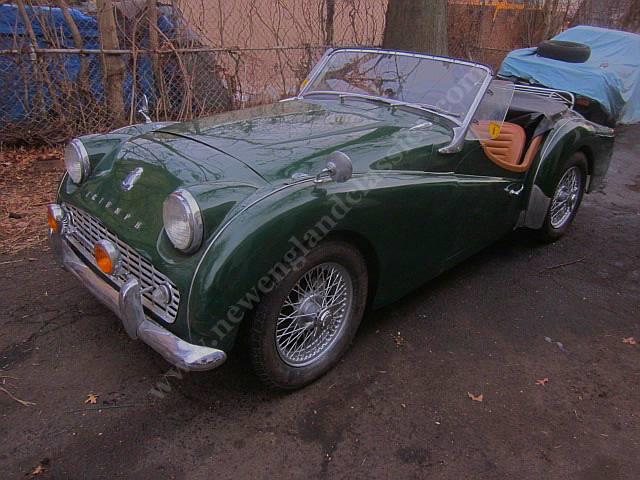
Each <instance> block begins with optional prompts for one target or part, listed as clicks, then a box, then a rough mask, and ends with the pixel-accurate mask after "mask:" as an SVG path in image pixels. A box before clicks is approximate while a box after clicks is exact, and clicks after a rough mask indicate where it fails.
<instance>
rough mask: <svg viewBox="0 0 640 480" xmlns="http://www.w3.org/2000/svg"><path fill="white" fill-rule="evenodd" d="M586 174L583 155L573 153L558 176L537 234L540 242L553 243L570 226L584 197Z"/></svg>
mask: <svg viewBox="0 0 640 480" xmlns="http://www.w3.org/2000/svg"><path fill="white" fill-rule="evenodd" d="M586 172H587V159H586V157H585V156H584V154H583V153H580V152H577V153H574V154H573V155H572V156H571V158H570V159H569V161H568V162H567V163H566V165H565V168H564V169H563V170H562V171H561V173H560V175H558V178H557V181H556V187H555V190H554V194H553V198H552V199H551V204H550V205H549V210H548V211H547V215H546V217H545V220H544V225H543V226H542V228H541V229H540V230H538V232H537V233H538V236H539V238H540V239H541V240H542V241H545V242H555V241H556V240H558V239H559V238H560V237H562V236H563V235H564V234H565V233H566V232H567V230H568V229H569V227H570V226H571V223H572V222H573V219H574V218H575V216H576V213H578V209H579V208H580V204H581V202H582V197H583V196H584V191H585V186H586V178H587V174H586Z"/></svg>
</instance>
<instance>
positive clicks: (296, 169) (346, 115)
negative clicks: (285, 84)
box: [152, 99, 450, 183]
mask: <svg viewBox="0 0 640 480" xmlns="http://www.w3.org/2000/svg"><path fill="white" fill-rule="evenodd" d="M436 119H437V117H436ZM426 120H427V119H425V117H424V116H422V115H419V114H418V112H417V111H411V110H400V109H391V108H390V107H389V106H387V105H381V104H379V103H370V102H363V101H362V100H353V99H352V100H346V101H345V102H344V103H342V102H340V101H336V100H331V101H309V100H301V99H295V100H289V101H284V102H280V103H276V104H271V105H265V106H261V107H256V108H250V109H245V110H238V111H234V112H228V113H224V114H219V115H216V116H212V117H208V118H203V119H198V120H193V121H190V122H183V123H179V124H174V125H171V126H169V127H167V128H164V129H162V130H161V131H158V132H155V133H154V134H152V135H156V136H165V138H166V136H167V135H176V136H179V137H182V138H189V139H191V140H193V141H194V142H196V143H198V144H199V145H206V146H207V147H209V148H210V149H211V150H212V152H210V153H209V156H210V155H220V154H225V155H226V156H227V157H228V159H234V160H235V161H236V162H238V164H241V165H242V167H244V168H246V169H248V170H249V171H251V172H252V173H255V174H257V175H259V176H260V177H261V178H262V179H264V180H265V181H266V182H269V183H281V182H286V181H288V180H290V179H291V177H292V175H294V174H296V173H305V174H309V175H315V174H317V173H318V172H320V171H321V170H322V169H323V168H324V167H325V166H326V161H327V158H328V156H329V155H330V154H331V153H332V152H334V151H336V150H340V151H343V152H345V153H347V154H348V155H349V156H350V157H351V160H352V162H353V167H354V173H365V172H367V171H369V170H371V169H378V168H380V167H379V165H380V163H379V162H380V160H382V159H384V158H386V157H388V156H393V155H396V154H397V153H398V152H404V151H407V150H410V149H413V148H417V147H429V146H432V145H434V144H442V143H445V142H446V141H447V140H448V139H449V138H450V136H449V135H450V133H449V132H450V129H448V128H446V127H445V126H444V122H443V125H440V124H438V123H437V120H436V121H434V118H430V119H429V120H431V121H426ZM158 140H160V138H159V137H158ZM214 152H215V153H214ZM423 153H424V152H423ZM191 158H192V159H193V161H194V162H197V163H199V164H200V163H201V164H202V165H205V164H206V163H207V161H208V156H206V155H205V156H199V157H197V158H196V157H195V156H194V155H191Z"/></svg>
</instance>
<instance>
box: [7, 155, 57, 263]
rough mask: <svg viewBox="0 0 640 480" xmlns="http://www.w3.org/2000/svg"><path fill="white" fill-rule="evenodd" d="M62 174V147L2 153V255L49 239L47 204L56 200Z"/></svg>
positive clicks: (16, 251) (13, 252)
mask: <svg viewBox="0 0 640 480" xmlns="http://www.w3.org/2000/svg"><path fill="white" fill-rule="evenodd" d="M63 171H64V166H63V161H62V147H47V146H44V147H16V148H5V149H2V150H0V196H1V201H0V254H15V253H18V252H20V251H22V250H24V249H26V248H30V247H34V246H37V245H40V244H41V243H43V242H44V241H45V240H46V238H47V215H46V204H47V203H49V202H52V201H53V200H54V199H55V194H56V189H57V186H58V182H59V180H60V177H61V175H62V173H63Z"/></svg>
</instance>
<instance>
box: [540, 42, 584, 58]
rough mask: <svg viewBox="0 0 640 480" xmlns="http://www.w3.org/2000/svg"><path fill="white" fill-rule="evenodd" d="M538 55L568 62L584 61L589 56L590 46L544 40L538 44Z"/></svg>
mask: <svg viewBox="0 0 640 480" xmlns="http://www.w3.org/2000/svg"><path fill="white" fill-rule="evenodd" d="M537 53H538V55H540V56H541V57H545V58H552V59H554V60H561V61H563V62H570V63H584V62H586V61H587V60H589V58H590V57H591V47H589V45H585V44H583V43H575V42H563V41H560V40H545V41H544V42H542V43H540V45H539V46H538V51H537Z"/></svg>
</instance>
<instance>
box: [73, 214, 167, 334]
mask: <svg viewBox="0 0 640 480" xmlns="http://www.w3.org/2000/svg"><path fill="white" fill-rule="evenodd" d="M64 208H65V210H66V211H67V213H68V217H69V222H68V224H65V226H66V227H67V228H66V235H65V237H66V238H67V240H69V242H70V243H71V244H72V245H73V246H75V247H76V248H77V249H78V250H79V252H80V253H81V254H82V256H83V257H84V258H85V259H86V260H87V261H89V262H91V263H92V264H93V265H94V266H96V268H97V264H96V261H95V258H94V256H93V247H94V245H95V244H96V243H97V242H98V241H100V240H110V241H111V242H113V243H114V244H115V245H117V246H118V248H119V249H120V256H121V259H122V270H123V272H122V273H121V274H120V275H118V276H110V277H109V278H110V279H111V280H112V281H113V282H114V283H115V284H116V285H118V286H119V287H120V286H122V285H123V284H124V282H125V281H126V279H127V278H128V277H130V276H133V277H135V278H137V279H138V281H139V282H140V288H141V290H142V303H143V304H144V306H145V307H146V308H147V309H148V310H150V311H151V312H153V313H154V314H155V315H157V316H158V317H160V318H161V319H163V320H164V321H166V322H168V323H173V322H174V321H175V319H176V315H177V314H178V305H179V304H180V292H179V291H178V288H177V287H176V286H175V284H174V283H173V282H172V281H171V280H169V278H167V277H166V276H165V275H163V274H162V273H160V272H159V271H157V270H156V269H155V267H154V266H153V265H152V264H151V263H150V262H149V261H148V260H147V259H145V258H144V257H142V256H141V255H140V254H139V253H138V252H136V251H135V250H134V249H133V248H131V247H130V246H129V245H127V244H126V243H124V242H123V241H122V240H120V239H119V238H118V237H117V236H116V235H115V234H114V233H112V232H110V231H109V230H108V229H107V227H105V226H104V225H103V224H102V223H101V222H100V221H99V220H97V219H96V218H94V217H92V216H91V215H89V214H88V213H86V212H84V211H82V210H80V209H79V208H77V207H74V206H73V205H64ZM162 286H164V287H166V288H167V289H168V291H169V292H170V295H171V299H170V300H169V302H168V303H167V304H166V305H165V304H163V303H161V302H159V301H156V300H155V299H154V298H153V295H152V294H153V291H154V290H155V289H156V288H158V287H162Z"/></svg>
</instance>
